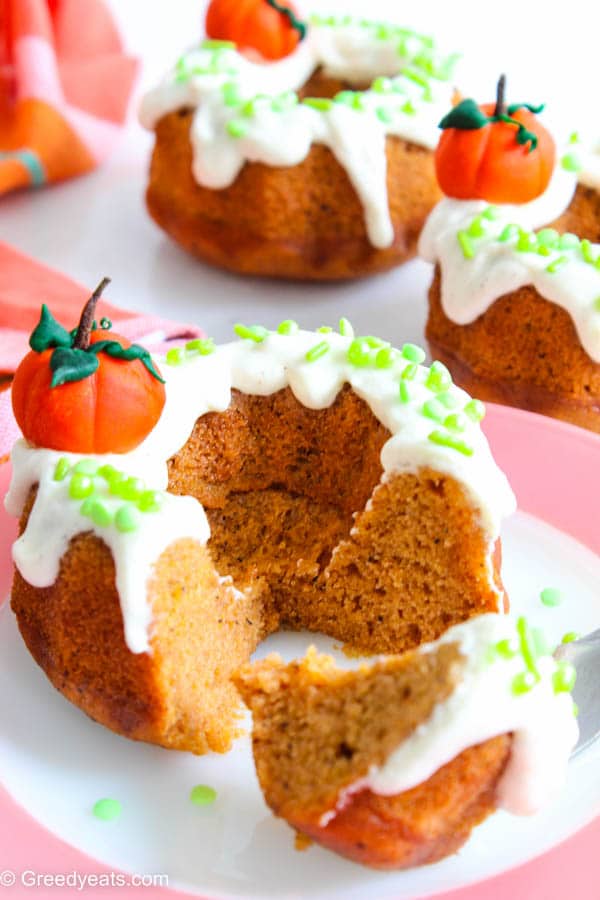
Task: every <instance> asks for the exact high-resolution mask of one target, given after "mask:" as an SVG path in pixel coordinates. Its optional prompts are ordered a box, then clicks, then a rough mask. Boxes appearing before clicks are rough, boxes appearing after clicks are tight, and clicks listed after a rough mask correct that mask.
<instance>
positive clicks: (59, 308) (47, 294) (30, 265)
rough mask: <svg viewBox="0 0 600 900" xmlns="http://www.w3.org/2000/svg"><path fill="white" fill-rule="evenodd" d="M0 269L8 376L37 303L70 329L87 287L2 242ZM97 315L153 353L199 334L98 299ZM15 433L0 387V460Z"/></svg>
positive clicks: (3, 365) (24, 345)
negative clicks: (106, 318) (107, 319)
mask: <svg viewBox="0 0 600 900" xmlns="http://www.w3.org/2000/svg"><path fill="white" fill-rule="evenodd" d="M0 273H1V274H0V375H12V374H14V372H15V369H16V368H17V366H18V365H19V362H20V361H21V359H22V358H23V356H25V354H26V353H27V352H28V351H29V335H30V334H31V332H32V330H33V328H34V327H35V325H36V323H37V321H38V319H39V317H40V308H41V305H42V303H46V304H47V306H48V307H49V308H50V310H51V311H52V314H53V315H54V317H55V318H56V319H58V321H59V322H60V323H61V325H64V327H65V328H69V329H71V328H74V327H75V325H76V324H77V322H78V320H79V315H80V313H81V309H82V307H83V305H84V303H85V301H86V300H87V299H88V297H89V296H90V293H91V290H90V288H87V287H83V286H82V285H80V284H78V283H77V282H76V281H72V280H71V279H70V278H68V277H67V276H65V275H62V274H61V273H60V272H57V271H55V270H54V269H50V268H48V267H47V266H45V265H43V264H42V263H39V262H37V261H36V260H33V259H31V258H30V257H28V256H25V255H24V254H22V253H20V252H19V251H17V250H15V249H14V248H13V247H9V246H8V245H7V244H2V243H0ZM101 275H102V273H99V278H100V276H101ZM98 316H99V317H102V316H106V317H108V318H109V319H111V321H112V322H113V325H114V328H115V331H116V332H117V333H118V334H122V335H123V337H126V338H128V340H130V341H132V342H138V343H142V344H143V345H144V346H145V347H147V348H148V349H149V350H151V351H153V352H165V351H166V349H168V348H169V347H170V346H173V345H174V343H176V342H178V341H189V340H192V339H193V338H196V337H204V332H203V331H202V330H201V329H199V328H197V327H196V326H195V325H183V324H181V323H178V322H173V321H171V320H168V319H162V318H160V317H158V316H146V315H139V314H138V313H134V312H128V311H126V310H123V309H119V308H118V307H116V306H112V305H111V304H110V303H107V302H106V301H105V300H104V299H102V300H101V301H100V303H99V305H98ZM17 437H19V430H18V428H17V424H16V422H15V420H14V417H13V414H12V407H11V402H10V390H5V391H2V393H0V462H3V461H5V459H6V457H7V455H8V454H9V453H10V450H11V447H12V445H13V444H14V442H15V440H16V439H17Z"/></svg>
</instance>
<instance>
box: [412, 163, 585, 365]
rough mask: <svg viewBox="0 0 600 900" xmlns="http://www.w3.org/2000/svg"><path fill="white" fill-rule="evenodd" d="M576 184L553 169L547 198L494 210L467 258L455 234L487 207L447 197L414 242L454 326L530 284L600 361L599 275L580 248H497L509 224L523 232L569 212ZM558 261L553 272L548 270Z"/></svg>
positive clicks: (513, 243)
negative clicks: (436, 279)
mask: <svg viewBox="0 0 600 900" xmlns="http://www.w3.org/2000/svg"><path fill="white" fill-rule="evenodd" d="M575 181H576V177H575V175H573V174H572V173H566V172H564V170H562V169H557V171H556V174H555V177H554V179H553V181H552V182H551V186H550V187H549V188H548V190H547V191H546V194H544V195H542V197H540V198H538V200H535V201H533V203H531V204H525V205H523V206H522V207H518V206H509V205H501V206H497V207H495V209H496V211H497V217H496V218H495V219H493V220H491V221H490V220H487V221H485V225H484V234H482V235H481V236H478V237H476V238H473V239H472V245H473V250H474V253H473V256H472V258H468V257H467V256H466V255H465V253H464V252H463V248H462V247H461V245H460V243H459V240H458V234H459V232H464V231H467V230H468V228H469V225H470V224H471V223H472V221H473V219H474V217H475V216H479V215H480V214H481V213H482V212H483V211H484V210H485V209H486V206H487V204H486V203H485V202H484V201H480V200H473V201H463V200H454V199H451V198H445V199H444V200H442V201H440V203H439V204H438V205H437V206H436V207H435V209H434V210H433V212H432V213H431V215H430V217H429V219H428V220H427V222H426V224H425V228H424V229H423V231H422V233H421V237H420V241H419V253H420V255H421V256H422V257H423V258H424V259H426V260H428V261H429V262H432V263H436V262H437V263H439V265H440V270H441V276H442V279H441V303H442V307H443V309H444V312H445V313H446V315H447V316H448V318H449V319H451V320H452V321H453V322H456V323H457V324H458V325H467V324H469V323H470V322H474V321H475V319H477V318H478V317H479V316H481V315H482V314H483V313H485V312H486V310H487V309H489V307H490V306H491V305H492V304H493V303H494V301H495V300H497V299H498V298H499V297H502V296H503V295H504V294H508V293H511V292H513V291H516V290H518V289H519V288H521V287H524V286H525V285H533V287H534V288H535V289H536V290H537V291H538V293H539V294H540V295H541V296H542V297H544V298H545V299H547V300H550V301H551V302H553V303H556V304H557V305H558V306H561V307H562V308H563V309H565V310H566V311H567V312H568V313H569V315H570V316H571V318H572V320H573V323H574V325H575V328H576V330H577V334H578V336H579V339H580V341H581V344H582V346H583V348H584V349H585V351H586V353H587V354H588V355H589V356H590V357H591V358H592V359H593V360H594V361H595V362H600V311H599V310H598V308H597V307H596V301H597V300H598V298H599V297H600V269H598V268H597V267H596V266H595V265H592V264H590V262H589V261H586V258H585V257H584V255H583V253H582V251H581V249H580V248H578V247H575V248H573V249H571V248H560V247H556V248H552V250H551V252H550V254H549V255H540V254H539V253H537V252H522V251H519V250H518V249H517V243H518V235H517V234H515V235H514V236H513V237H511V238H510V239H508V240H505V241H499V240H498V237H499V236H500V235H501V234H502V232H503V230H504V229H505V227H506V226H507V225H508V224H512V223H515V224H517V225H519V226H520V227H523V228H525V229H526V230H527V229H529V228H532V227H535V226H537V225H540V224H543V223H545V222H548V221H552V220H553V219H555V218H557V217H558V216H559V215H560V214H561V213H562V212H563V211H564V209H565V208H566V207H567V206H568V203H569V200H570V197H571V195H572V193H573V190H572V187H573V186H574V185H575ZM590 254H591V256H592V257H593V258H597V257H599V256H600V245H590V246H589V248H588V255H590ZM560 258H562V264H559V265H558V267H557V268H556V270H555V271H548V266H552V264H553V263H554V262H555V261H556V260H558V259H560Z"/></svg>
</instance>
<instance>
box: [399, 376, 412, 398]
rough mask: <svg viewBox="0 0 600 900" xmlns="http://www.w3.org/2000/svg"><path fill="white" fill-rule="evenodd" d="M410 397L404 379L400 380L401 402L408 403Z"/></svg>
mask: <svg viewBox="0 0 600 900" xmlns="http://www.w3.org/2000/svg"><path fill="white" fill-rule="evenodd" d="M411 399H412V397H411V393H410V388H409V386H408V384H407V383H406V381H400V402H401V403H410V401H411Z"/></svg>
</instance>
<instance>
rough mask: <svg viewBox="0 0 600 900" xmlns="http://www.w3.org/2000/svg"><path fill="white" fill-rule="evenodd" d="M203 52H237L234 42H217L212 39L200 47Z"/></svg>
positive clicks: (206, 40) (208, 39)
mask: <svg viewBox="0 0 600 900" xmlns="http://www.w3.org/2000/svg"><path fill="white" fill-rule="evenodd" d="M200 46H201V47H202V49H203V50H235V47H236V45H235V43H234V42H233V41H216V40H213V39H212V38H206V39H205V40H203V41H202V44H201V45H200Z"/></svg>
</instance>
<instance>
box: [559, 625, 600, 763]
mask: <svg viewBox="0 0 600 900" xmlns="http://www.w3.org/2000/svg"><path fill="white" fill-rule="evenodd" d="M554 656H555V658H556V659H560V660H564V661H565V662H570V663H572V665H574V666H575V670H576V672H577V681H576V682H575V687H574V689H573V699H574V700H575V703H576V704H577V706H578V707H579V716H578V719H577V721H578V723H579V740H578V741H577V744H576V746H575V749H574V750H573V754H572V755H573V756H575V754H577V753H581V751H582V750H585V748H586V747H589V746H590V744H592V743H593V742H594V741H595V740H596V739H597V738H598V737H599V736H600V628H599V629H598V630H597V631H592V632H591V634H586V635H585V637H582V638H579V640H577V641H571V643H569V644H561V645H560V646H559V647H557V649H556V651H555V653H554Z"/></svg>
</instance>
